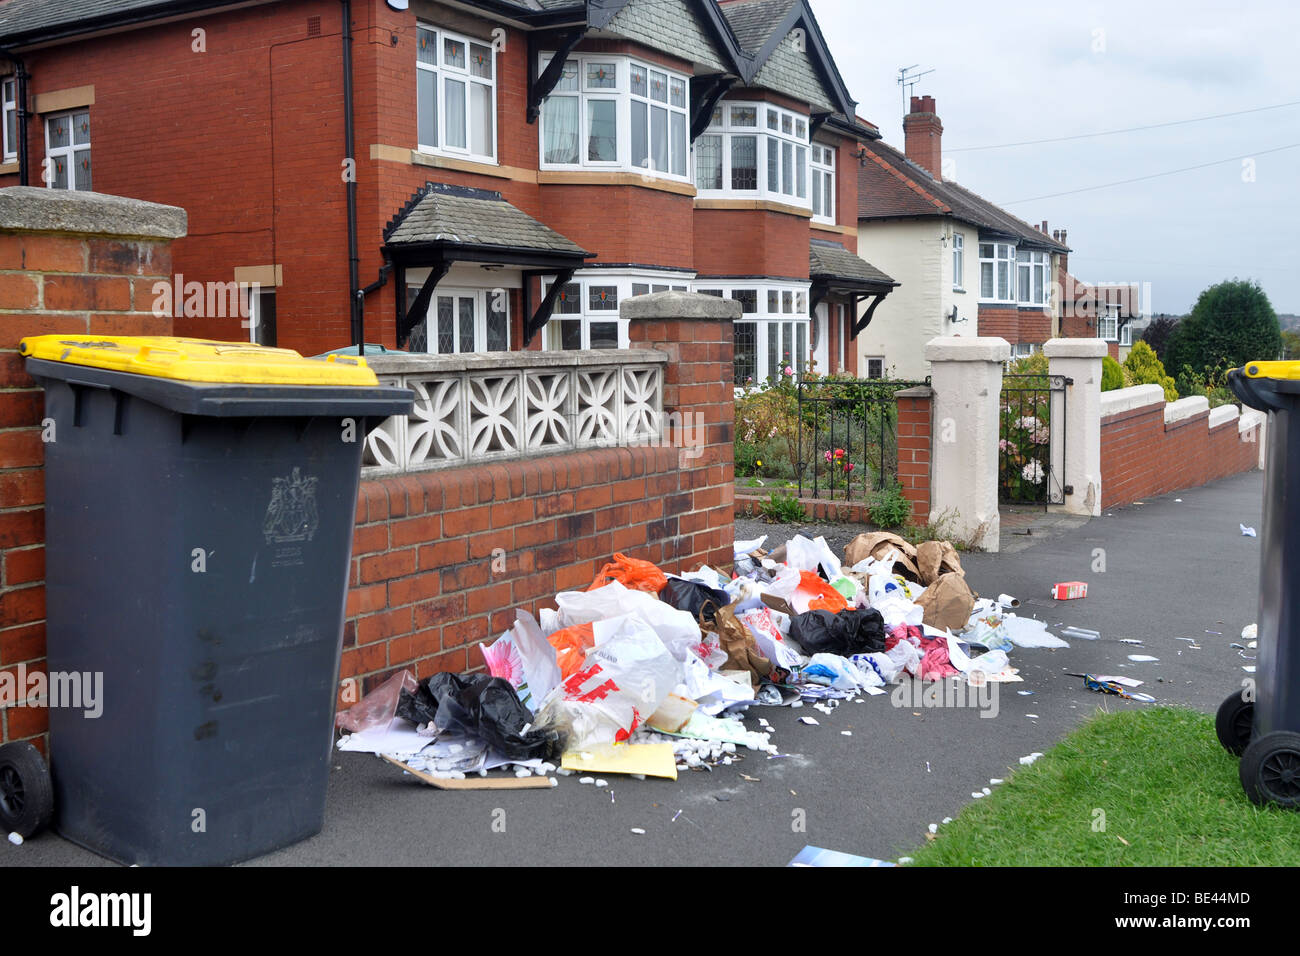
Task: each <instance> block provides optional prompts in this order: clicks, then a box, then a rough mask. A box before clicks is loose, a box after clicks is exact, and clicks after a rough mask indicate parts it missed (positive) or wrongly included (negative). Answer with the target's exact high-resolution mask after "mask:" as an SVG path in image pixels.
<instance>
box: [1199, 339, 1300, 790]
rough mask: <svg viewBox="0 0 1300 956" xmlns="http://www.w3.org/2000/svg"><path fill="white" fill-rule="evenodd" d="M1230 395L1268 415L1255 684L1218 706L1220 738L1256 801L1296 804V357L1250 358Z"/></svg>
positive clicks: (1299, 442)
mask: <svg viewBox="0 0 1300 956" xmlns="http://www.w3.org/2000/svg"><path fill="white" fill-rule="evenodd" d="M1228 385H1229V387H1230V388H1231V389H1232V391H1233V393H1234V394H1235V395H1236V396H1237V397H1238V398H1239V399H1241V401H1242V402H1243V403H1244V404H1246V405H1247V406H1249V407H1250V408H1254V409H1258V410H1259V411H1261V412H1265V413H1267V415H1268V428H1267V432H1266V439H1265V440H1266V444H1267V447H1266V449H1265V456H1266V465H1265V470H1264V520H1263V526H1262V527H1261V529H1260V536H1259V537H1260V562H1259V563H1260V587H1259V618H1258V634H1257V642H1258V644H1257V646H1258V648H1259V652H1258V660H1257V662H1256V673H1255V676H1254V680H1253V681H1248V682H1247V683H1246V686H1245V687H1244V688H1243V689H1241V690H1239V691H1237V692H1236V693H1234V694H1232V695H1231V696H1230V697H1228V699H1227V700H1225V701H1224V702H1223V704H1222V705H1221V706H1220V707H1219V713H1218V718H1217V720H1216V729H1217V731H1218V736H1219V741H1220V743H1222V744H1223V746H1224V747H1225V748H1227V749H1228V751H1229V752H1231V753H1234V754H1237V755H1239V756H1240V757H1241V770H1240V773H1241V785H1242V787H1243V788H1244V789H1245V791H1246V794H1247V796H1249V797H1250V799H1251V800H1253V801H1254V802H1255V803H1259V804H1267V803H1273V804H1277V805H1280V806H1283V807H1289V808H1293V809H1294V808H1300V586H1297V584H1296V582H1297V581H1300V362H1251V363H1250V364H1248V365H1246V366H1244V367H1242V368H1238V369H1233V370H1232V371H1230V372H1229V373H1228Z"/></svg>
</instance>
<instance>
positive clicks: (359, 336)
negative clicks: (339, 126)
mask: <svg viewBox="0 0 1300 956" xmlns="http://www.w3.org/2000/svg"><path fill="white" fill-rule="evenodd" d="M341 2H342V4H343V136H344V141H345V145H344V149H345V150H346V152H345V154H344V155H345V156H346V157H347V158H348V159H350V160H351V161H352V169H351V171H350V172H351V175H350V176H349V177H348V179H347V181H346V183H344V187H345V188H346V189H347V194H348V315H349V317H350V319H351V325H352V344H353V345H355V346H356V347H357V354H358V355H362V354H364V353H365V345H364V342H365V313H364V311H363V310H362V299H361V294H360V285H361V278H360V268H361V258H360V255H359V253H358V252H357V176H356V152H355V147H356V142H355V141H356V134H355V130H354V129H353V124H352V2H351V0H341Z"/></svg>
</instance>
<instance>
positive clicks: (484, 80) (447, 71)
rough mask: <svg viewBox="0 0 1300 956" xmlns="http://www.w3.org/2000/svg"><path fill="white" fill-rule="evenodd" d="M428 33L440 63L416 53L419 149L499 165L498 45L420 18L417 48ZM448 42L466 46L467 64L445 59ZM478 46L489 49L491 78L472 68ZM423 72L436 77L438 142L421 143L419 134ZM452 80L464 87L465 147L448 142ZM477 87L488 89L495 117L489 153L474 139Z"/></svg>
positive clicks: (422, 151)
mask: <svg viewBox="0 0 1300 956" xmlns="http://www.w3.org/2000/svg"><path fill="white" fill-rule="evenodd" d="M426 32H427V33H432V34H433V45H434V50H435V52H436V53H437V65H436V66H435V65H434V64H431V63H424V62H422V61H421V60H420V58H419V55H418V52H417V55H416V62H415V69H416V74H417V88H416V113H417V120H416V149H417V150H418V151H419V152H421V153H431V154H434V155H438V156H451V157H455V158H457V159H469V160H473V161H474V162H479V163H490V164H492V165H497V135H498V132H499V126H500V123H499V122H498V116H497V71H498V63H497V53H496V45H495V44H494V43H493V42H492V41H491V40H482V39H479V38H478V37H471V36H464V35H462V34H459V33H453V32H451V31H449V30H444V29H442V28H441V27H438V26H435V25H434V24H432V23H425V22H423V21H421V22H420V23H418V24H417V26H416V38H417V39H416V43H417V50H418V44H419V43H420V42H421V40H423V39H424V37H423V34H425V33H426ZM448 41H450V42H451V43H460V44H462V45H463V46H462V48H463V50H464V59H465V65H464V66H457V65H456V64H454V63H449V62H447V61H446V48H445V45H444V44H445V43H447V42H448ZM475 46H477V47H481V48H484V49H485V50H486V51H487V54H488V56H490V57H491V64H492V68H491V73H492V75H491V77H490V78H488V77H481V76H476V75H474V72H473V69H472V68H471V59H470V58H471V56H472V55H473V48H474V47H475ZM421 72H425V73H432V74H433V76H434V84H433V85H434V91H435V96H436V100H437V102H436V106H435V110H436V114H437V119H436V124H437V130H436V131H435V132H436V134H437V137H438V142H436V143H421V142H419V140H420V134H419V118H418V117H419V84H418V75H419V73H421ZM452 82H454V83H462V84H464V86H465V145H464V146H463V147H461V146H452V145H449V144H448V141H447V120H448V110H447V102H448V99H447V84H448V83H452ZM475 86H478V87H483V88H486V89H487V91H488V102H489V106H488V114H487V115H488V116H489V117H490V118H491V120H492V137H491V139H492V148H491V151H490V152H487V153H482V152H477V151H475V149H474V143H475V140H476V139H477V138H478V137H476V136H475V135H474V117H475V113H474V93H473V88H474V87H475Z"/></svg>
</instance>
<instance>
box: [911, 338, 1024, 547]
mask: <svg viewBox="0 0 1300 956" xmlns="http://www.w3.org/2000/svg"><path fill="white" fill-rule="evenodd" d="M1010 355H1011V346H1010V345H1008V344H1007V342H1006V340H1005V339H999V338H965V337H962V336H944V337H941V338H937V339H931V340H930V341H929V342H927V343H926V345H925V360H926V361H927V362H929V363H930V384H931V387H932V388H933V389H934V425H933V429H934V431H933V448H934V458H933V461H934V465H933V468H934V471H933V476H932V478H931V489H932V496H931V499H930V521H931V523H936V522H939V521H941V520H946V521H948V522H949V524H950V527H951V529H952V532H953V533H954V534H955V535H956V536H957V537H960V538H962V539H965V540H968V541H969V542H970V544H971V546H972V547H975V548H982V549H984V550H985V551H997V550H998V535H999V533H1000V531H1001V523H1000V520H999V517H998V434H999V415H998V402H999V396H1000V393H1001V391H1002V364H1003V363H1004V362H1005V361H1006V360H1007V359H1008V358H1009V357H1010Z"/></svg>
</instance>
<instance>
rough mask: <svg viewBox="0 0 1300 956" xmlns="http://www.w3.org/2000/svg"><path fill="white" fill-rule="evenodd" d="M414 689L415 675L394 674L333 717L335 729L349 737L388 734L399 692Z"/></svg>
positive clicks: (405, 672) (395, 710) (408, 672)
mask: <svg viewBox="0 0 1300 956" xmlns="http://www.w3.org/2000/svg"><path fill="white" fill-rule="evenodd" d="M415 687H416V684H415V675H414V674H413V673H411V672H410V671H409V670H404V671H402V672H401V673H400V674H394V675H393V676H392V677H390V678H388V680H386V681H384V682H383V683H382V684H380V685H379V686H378V687H376V688H375V689H374V690H372V691H371V692H370V693H369V694H366V696H365V697H362V698H361V699H360V700H359V701H357V702H356V703H355V704H353V705H352V706H351V707H349V708H348V709H347V710H344V711H340V712H339V713H338V714H336V715H335V717H334V726H335V727H338V728H340V729H342V730H346V731H347V732H348V733H351V734H359V733H361V732H362V731H365V730H387V729H388V725H389V724H391V723H392V722H393V717H394V716H395V715H396V714H397V701H398V699H399V698H400V697H401V693H402V691H404V690H405V691H414V690H415Z"/></svg>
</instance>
